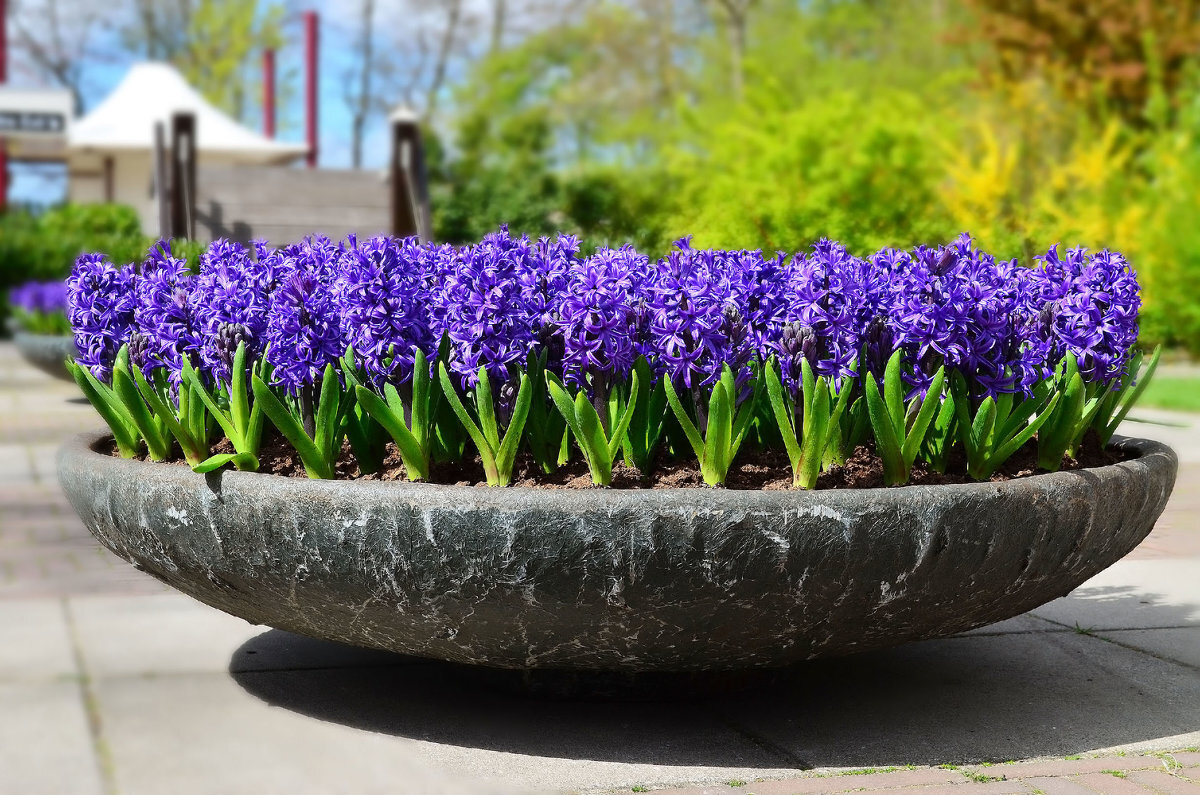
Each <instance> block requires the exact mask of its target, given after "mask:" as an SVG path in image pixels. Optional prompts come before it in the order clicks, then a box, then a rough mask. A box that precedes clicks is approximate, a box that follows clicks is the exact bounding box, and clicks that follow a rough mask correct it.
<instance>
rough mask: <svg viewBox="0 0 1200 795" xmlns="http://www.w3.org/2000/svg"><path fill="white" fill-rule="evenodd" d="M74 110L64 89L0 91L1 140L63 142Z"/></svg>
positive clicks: (67, 92) (68, 93) (0, 89)
mask: <svg viewBox="0 0 1200 795" xmlns="http://www.w3.org/2000/svg"><path fill="white" fill-rule="evenodd" d="M74 106H75V103H74V101H73V100H72V98H71V92H70V91H66V90H63V89H30V88H5V87H0V137H3V138H10V139H23V138H32V139H45V138H61V139H65V138H66V135H67V128H68V127H69V126H70V124H71V117H72V116H74V109H75V107H74Z"/></svg>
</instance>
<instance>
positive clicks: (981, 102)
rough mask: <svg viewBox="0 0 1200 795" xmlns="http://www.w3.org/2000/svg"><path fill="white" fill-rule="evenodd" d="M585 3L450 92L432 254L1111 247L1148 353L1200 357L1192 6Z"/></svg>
mask: <svg viewBox="0 0 1200 795" xmlns="http://www.w3.org/2000/svg"><path fill="white" fill-rule="evenodd" d="M579 7H580V9H581V10H580V11H579V12H578V13H577V14H575V15H573V16H572V15H567V16H566V17H564V21H563V22H561V23H558V24H555V25H553V26H551V27H549V28H547V29H543V30H541V31H540V32H537V33H535V34H533V35H530V36H527V37H525V38H524V39H515V40H514V41H513V43H512V45H511V46H508V47H506V48H500V49H499V50H497V51H495V52H492V53H491V54H490V55H489V56H488V57H487V58H485V59H483V60H482V61H480V62H479V63H478V64H477V65H476V66H475V67H474V68H473V69H472V71H471V72H470V73H469V74H468V75H467V76H466V77H465V78H464V79H462V80H461V81H460V82H459V84H458V86H457V88H456V91H455V97H456V101H455V103H454V116H453V119H452V124H451V126H450V127H449V129H450V130H451V133H450V135H449V136H447V145H446V147H445V151H444V153H443V154H444V157H442V158H441V159H440V160H439V163H438V166H437V168H436V169H435V170H434V172H435V173H434V177H435V178H434V183H435V187H434V199H435V207H434V211H435V228H436V232H437V234H438V235H439V236H440V237H442V238H443V239H447V240H454V241H462V240H470V239H476V238H478V237H479V236H480V235H482V234H484V233H486V232H487V231H490V230H491V229H494V228H495V227H496V225H498V224H499V223H502V222H508V223H509V224H510V225H511V226H512V228H513V229H514V230H515V231H521V232H528V233H530V234H535V235H537V234H547V233H551V232H553V231H557V230H563V231H571V232H575V233H577V234H580V235H581V236H583V237H584V238H585V239H586V240H587V241H589V242H592V243H599V242H607V243H614V244H619V243H622V242H625V241H632V242H635V243H636V244H638V245H639V246H642V247H644V249H645V250H646V251H648V252H650V253H662V252H664V251H665V249H666V247H667V246H669V244H670V242H671V241H672V240H674V239H676V238H678V237H680V236H683V235H686V234H694V235H695V237H696V241H697V242H698V243H699V244H702V245H721V246H746V247H752V248H757V247H762V248H764V249H767V250H774V249H783V250H796V249H800V248H804V247H806V246H807V245H809V244H810V243H811V242H813V241H814V240H815V239H817V238H820V237H824V236H828V237H832V238H836V239H839V240H842V241H844V242H846V243H847V244H848V245H849V246H850V247H851V248H852V249H853V250H855V251H857V252H859V253H867V252H868V251H869V250H872V249H875V248H877V247H880V246H883V245H896V246H911V245H913V244H914V243H917V242H925V243H932V242H937V241H941V240H945V239H947V238H950V237H952V236H954V235H957V234H958V233H960V232H963V231H969V232H971V233H972V234H974V235H975V236H976V237H977V238H978V239H979V240H980V242H981V243H982V244H983V245H984V246H986V247H988V248H989V249H990V250H992V251H994V252H995V253H996V254H997V255H999V256H1005V257H1019V258H1020V259H1021V261H1022V262H1024V263H1026V264H1031V263H1032V257H1033V256H1034V255H1036V254H1038V253H1041V252H1044V251H1045V250H1046V249H1047V248H1048V247H1049V246H1051V245H1053V244H1055V243H1063V244H1066V245H1084V246H1088V247H1091V248H1094V249H1097V248H1104V247H1111V248H1115V249H1118V250H1121V251H1123V252H1125V253H1126V254H1127V255H1129V257H1130V259H1131V261H1132V262H1133V263H1134V266H1135V267H1136V268H1137V270H1138V271H1139V274H1140V276H1141V279H1142V283H1143V285H1144V290H1143V297H1144V300H1145V314H1144V328H1143V338H1144V340H1145V341H1147V342H1167V343H1169V344H1173V345H1182V346H1187V347H1190V348H1192V349H1193V350H1194V351H1196V352H1198V353H1200V258H1198V256H1197V254H1196V252H1197V251H1200V237H1197V235H1196V234H1193V232H1192V229H1193V227H1194V223H1193V222H1192V221H1193V219H1194V218H1195V217H1196V215H1197V213H1198V212H1200V198H1198V197H1197V193H1196V190H1195V185H1196V184H1198V183H1200V122H1198V121H1197V119H1200V110H1197V108H1198V107H1200V106H1198V105H1197V102H1198V101H1200V82H1197V81H1196V80H1193V79H1191V75H1192V74H1193V73H1194V71H1195V69H1196V59H1197V57H1198V54H1197V46H1196V44H1197V42H1198V41H1200V19H1198V9H1200V2H1198V0H1096V2H1081V0H1038V2H1024V1H1023V0H1020V1H1019V0H803V2H801V1H800V0H757V1H756V2H750V3H746V2H742V0H736V1H735V2H731V3H726V2H719V1H718V0H675V1H674V2H669V3H664V2H659V1H656V0H621V1H620V2H617V1H616V0H593V1H592V2H583V3H580V4H579ZM731 8H732V9H733V10H734V11H735V12H737V14H736V15H740V16H739V17H738V19H737V23H738V25H740V26H741V30H740V31H735V30H734V29H733V28H732V27H731V26H732V25H733V23H734V17H731V16H730V9H731ZM742 12H744V14H743V13H742ZM735 34H736V35H735ZM735 64H737V65H740V68H739V70H738V74H736V75H735V74H732V73H731V69H733V68H734V65H735Z"/></svg>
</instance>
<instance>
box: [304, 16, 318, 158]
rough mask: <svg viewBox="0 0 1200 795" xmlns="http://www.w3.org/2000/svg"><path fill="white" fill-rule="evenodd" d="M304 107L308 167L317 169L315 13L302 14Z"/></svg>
mask: <svg viewBox="0 0 1200 795" xmlns="http://www.w3.org/2000/svg"><path fill="white" fill-rule="evenodd" d="M304 72H305V85H304V107H305V112H306V113H307V114H308V118H307V119H306V124H305V126H306V133H307V138H308V167H309V168H316V167H317V12H316V11H305V12H304Z"/></svg>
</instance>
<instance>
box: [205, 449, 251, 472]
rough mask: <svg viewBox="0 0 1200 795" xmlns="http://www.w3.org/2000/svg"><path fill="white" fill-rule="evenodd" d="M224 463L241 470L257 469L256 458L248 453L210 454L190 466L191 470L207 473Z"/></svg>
mask: <svg viewBox="0 0 1200 795" xmlns="http://www.w3.org/2000/svg"><path fill="white" fill-rule="evenodd" d="M226 464H233V465H234V466H235V467H237V468H238V469H240V470H242V471H246V472H253V471H255V470H257V469H258V459H257V458H256V457H254V456H253V455H251V454H250V453H221V454H220V455H214V456H210V457H209V458H206V459H204V460H203V461H201V462H200V463H198V464H196V465H195V466H193V467H192V471H193V472H198V473H200V474H202V475H203V474H207V473H209V472H213V471H215V470H218V469H220V468H221V467H223V466H225V465H226Z"/></svg>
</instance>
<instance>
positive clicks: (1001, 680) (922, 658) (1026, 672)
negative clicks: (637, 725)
mask: <svg viewBox="0 0 1200 795" xmlns="http://www.w3.org/2000/svg"><path fill="white" fill-rule="evenodd" d="M714 709H717V710H718V712H719V713H720V714H723V715H725V716H727V717H728V718H729V719H730V720H731V721H733V722H734V723H736V724H737V725H739V726H741V727H743V728H744V729H745V730H746V731H748V732H750V733H752V734H753V735H755V736H757V737H760V738H762V739H763V741H764V742H767V743H771V744H772V745H774V746H776V747H779V748H782V749H785V750H787V751H788V752H789V753H791V754H794V755H795V756H796V757H797V758H799V759H802V760H804V761H805V762H807V763H808V764H809V765H812V766H815V767H831V768H843V767H869V766H879V765H903V764H941V763H946V762H952V763H960V762H971V761H1004V760H1009V759H1024V758H1034V757H1042V756H1062V755H1069V754H1079V753H1084V752H1087V751H1090V750H1094V749H1098V748H1108V747H1121V746H1125V745H1130V744H1137V743H1142V742H1146V741H1151V740H1159V739H1161V738H1168V737H1169V738H1174V739H1173V742H1184V744H1186V745H1193V744H1196V743H1197V742H1200V677H1198V676H1197V675H1196V671H1195V670H1194V669H1192V668H1190V667H1186V666H1183V665H1179V664H1177V663H1173V662H1166V661H1162V660H1158V659H1155V658H1153V657H1149V656H1147V655H1145V654H1141V653H1139V652H1137V651H1132V650H1129V649H1125V648H1122V647H1120V646H1117V645H1114V644H1112V643H1108V642H1107V641H1105V640H1102V639H1100V638H1095V637H1089V636H1086V635H1080V634H1077V633H1074V632H1043V633H1028V634H1013V635H1003V636H975V637H958V638H948V639H944V640H936V641H926V642H923V643H917V644H912V645H909V646H906V647H901V648H897V649H892V650H888V651H884V652H878V653H872V654H865V655H860V656H856V657H850V658H846V659H844V660H838V661H830V662H826V663H818V664H814V665H813V666H812V667H811V669H810V670H809V673H808V674H807V675H806V676H799V675H798V676H797V678H796V679H795V683H794V685H793V686H792V687H791V688H790V689H789V690H787V691H784V692H769V693H765V694H763V695H761V696H758V697H747V698H744V699H739V700H737V701H733V702H727V703H723V704H720V705H716V706H714ZM1160 747H1163V746H1160Z"/></svg>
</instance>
